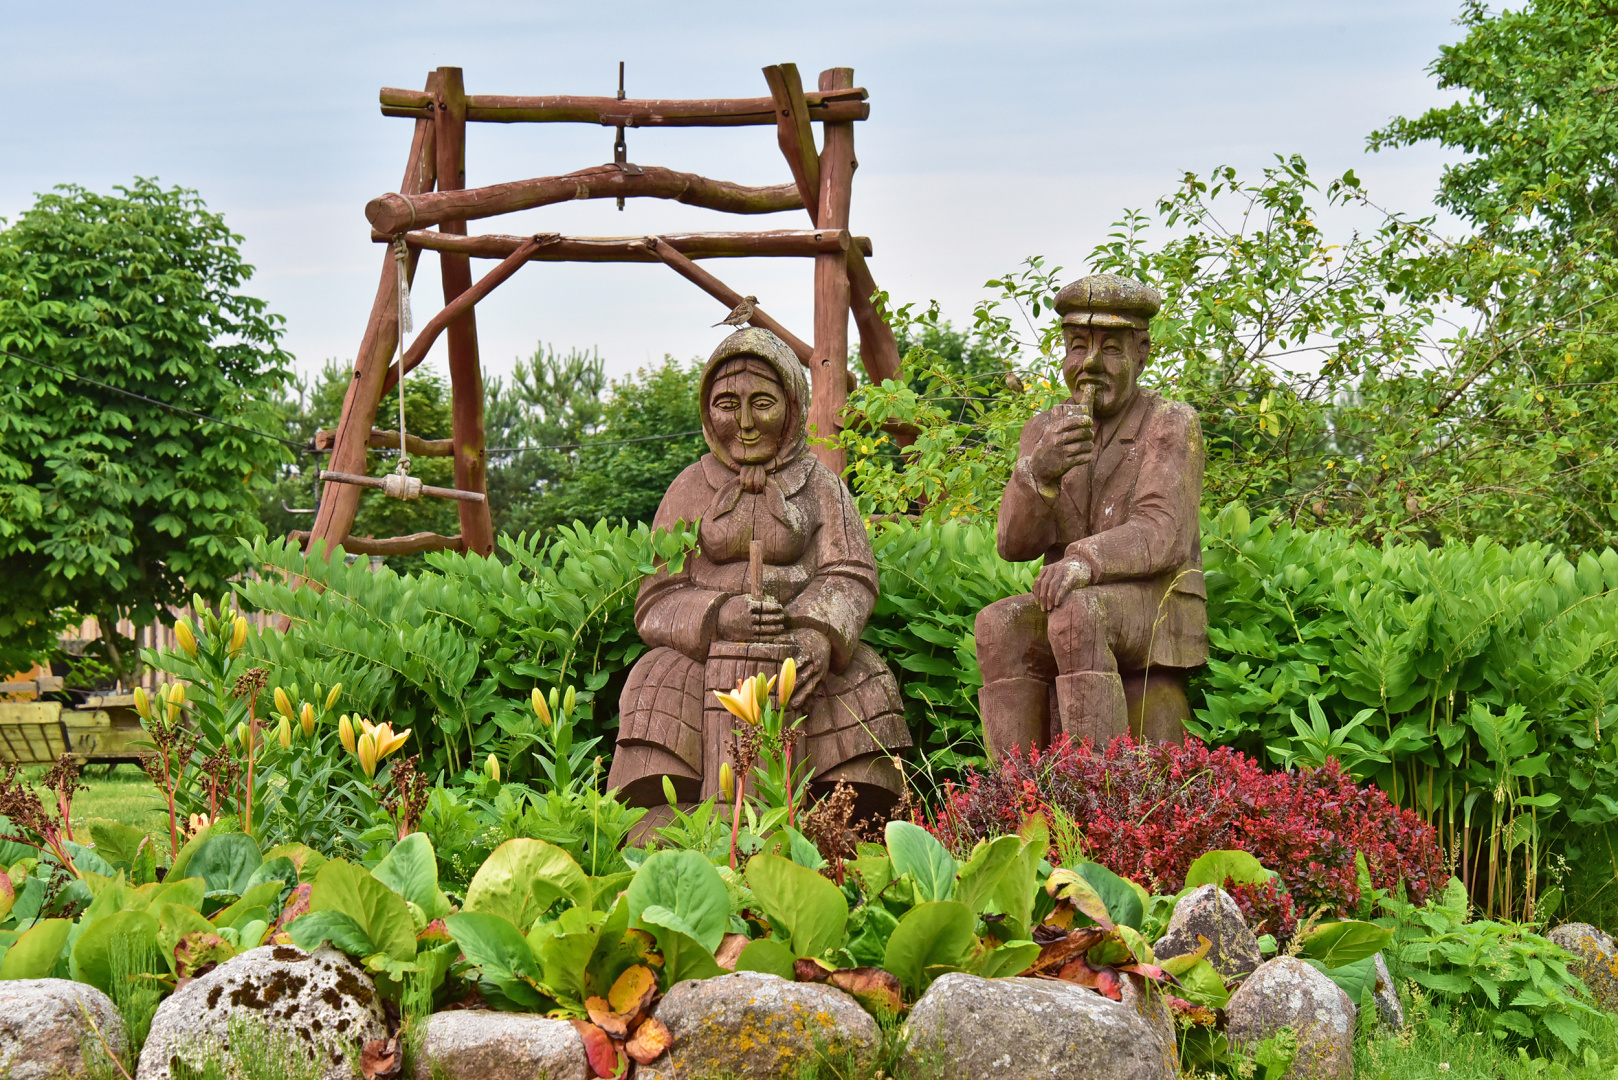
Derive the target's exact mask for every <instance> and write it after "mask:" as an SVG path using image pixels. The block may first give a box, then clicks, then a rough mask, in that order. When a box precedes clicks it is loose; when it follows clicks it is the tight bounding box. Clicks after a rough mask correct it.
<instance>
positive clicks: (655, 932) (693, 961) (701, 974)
mask: <svg viewBox="0 0 1618 1080" xmlns="http://www.w3.org/2000/svg"><path fill="white" fill-rule="evenodd" d="M640 920H641V923H642V924H643V925H644V926H645V927H646V928H647V929H648V930H650V931H651V932H652V936H653V937H655V938H657V951H658V952H660V953H662V954H663V981H664V986H665V987H668V986H673V985H674V984H675V983H678V982H684V981H685V980H687V979H712V978H714V977H716V976H719V975H723V974H724V973H725V972H724V969H723V968H721V967H720V966H719V964H718V963H717V962H716V961H715V960H714V956H713V950H712V949H710V948H708V947H707V946H706V945H704V944H703V943H702V942H701V941H699V940H698V939H697V938H696V937H695V936H694V935H693V934H692V933H691V930H692V927H691V926H690V924H689V923H687V922H686V920H685V919H683V918H681V917H680V916H679V915H678V914H677V913H675V912H673V911H670V910H669V909H668V908H666V907H664V906H663V905H661V904H648V905H647V906H646V907H645V908H644V909H643V910H642V911H641V913H640Z"/></svg>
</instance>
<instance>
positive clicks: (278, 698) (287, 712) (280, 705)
mask: <svg viewBox="0 0 1618 1080" xmlns="http://www.w3.org/2000/svg"><path fill="white" fill-rule="evenodd" d="M275 709H276V711H277V712H279V713H280V714H281V715H282V716H284V717H286V718H287V719H288V720H290V719H292V715H293V714H292V699H291V698H290V697H288V696H287V692H286V691H285V690H283V689H281V688H280V687H279V686H277V687H276V688H275Z"/></svg>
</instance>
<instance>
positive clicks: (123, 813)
mask: <svg viewBox="0 0 1618 1080" xmlns="http://www.w3.org/2000/svg"><path fill="white" fill-rule="evenodd" d="M44 771H45V770H44V769H43V768H36V769H26V770H24V772H23V775H24V776H26V777H28V778H29V779H30V780H33V781H35V782H36V783H37V782H38V780H39V777H40V775H41V774H42V773H44ZM79 782H80V783H81V784H83V785H84V790H82V791H80V792H78V793H77V794H76V795H74V797H73V819H72V824H73V838H74V839H75V840H78V841H79V842H80V843H89V842H90V838H89V836H88V835H86V834H85V832H84V823H85V822H86V821H88V820H90V819H91V818H111V819H112V820H113V821H120V822H123V823H124V824H125V825H133V826H135V827H136V828H138V829H144V830H146V831H147V832H149V833H151V834H152V835H154V836H158V837H167V836H168V831H169V815H168V811H167V809H166V808H165V807H164V805H163V799H162V796H161V794H159V792H158V790H157V788H156V786H155V785H153V783H152V782H151V780H149V779H147V777H146V774H145V773H144V772H142V771H141V769H140V767H139V766H138V765H115V766H113V767H112V768H111V769H110V770H109V769H108V767H107V766H105V765H92V766H89V767H88V768H86V769H85V772H84V775H83V776H81V777H79ZM40 794H41V795H43V796H46V797H47V798H49V797H50V796H49V793H48V792H46V791H45V790H44V789H43V788H41V789H40Z"/></svg>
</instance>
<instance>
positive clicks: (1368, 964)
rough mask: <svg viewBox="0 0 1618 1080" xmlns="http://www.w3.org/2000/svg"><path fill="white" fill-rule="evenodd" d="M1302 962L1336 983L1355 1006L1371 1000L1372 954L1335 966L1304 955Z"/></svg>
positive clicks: (1374, 968) (1372, 982)
mask: <svg viewBox="0 0 1618 1080" xmlns="http://www.w3.org/2000/svg"><path fill="white" fill-rule="evenodd" d="M1303 962H1304V963H1306V964H1308V965H1309V966H1310V967H1312V968H1314V969H1315V970H1316V971H1319V972H1321V973H1322V974H1324V975H1325V976H1326V978H1328V979H1330V980H1331V981H1332V982H1334V983H1336V984H1337V986H1338V987H1339V988H1340V989H1341V990H1342V991H1343V993H1345V994H1347V995H1348V1000H1350V1001H1352V1002H1353V1003H1354V1005H1355V1007H1356V1008H1359V1007H1363V1006H1364V1005H1366V1004H1367V1003H1369V1002H1370V1001H1371V995H1372V993H1373V992H1374V991H1375V990H1376V959H1375V956H1374V954H1373V955H1372V956H1364V957H1361V958H1360V959H1358V960H1355V961H1353V962H1351V963H1347V964H1339V965H1337V966H1335V967H1328V966H1327V965H1326V964H1323V963H1321V962H1320V961H1319V960H1315V959H1313V958H1310V957H1304V961H1303Z"/></svg>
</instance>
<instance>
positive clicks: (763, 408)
mask: <svg viewBox="0 0 1618 1080" xmlns="http://www.w3.org/2000/svg"><path fill="white" fill-rule="evenodd" d="M700 394H701V399H700V400H701V406H702V431H703V435H704V437H705V438H706V440H707V443H708V449H709V451H710V452H709V453H707V454H705V455H704V456H703V457H702V459H701V460H700V461H698V462H697V463H696V464H694V465H692V466H690V467H689V468H687V469H686V470H685V471H684V472H682V473H681V474H680V475H679V477H678V478H677V479H676V480H675V481H674V483H673V484H672V485H671V486H670V487H669V490H668V493H667V494H666V495H664V496H663V501H662V503H661V505H659V506H658V509H657V516H656V518H655V519H654V525H655V527H657V528H669V527H671V526H673V525H674V524H675V523H676V522H677V521H687V522H690V521H696V522H698V543H699V546H698V548H697V549H696V550H695V551H693V552H692V553H691V554H690V555H689V556H688V557H687V558H686V560H685V563H684V565H683V566H682V567H681V569H680V571H679V572H678V573H674V572H672V571H671V570H670V569H669V568H668V567H667V566H663V567H662V568H660V569H659V570H658V572H657V573H655V574H652V575H651V576H649V577H648V578H646V580H645V581H644V582H642V584H641V588H640V595H639V597H638V599H637V600H636V602H635V628H636V629H637V630H638V631H639V632H640V636H641V639H642V640H643V641H645V642H646V644H647V645H648V646H650V649H649V651H648V652H647V653H646V654H645V655H644V656H642V657H641V658H640V660H638V661H637V662H636V664H635V666H634V668H633V669H632V670H631V672H630V674H629V681H628V682H627V684H626V685H625V686H624V691H623V695H622V697H621V698H620V699H619V711H620V718H619V729H618V748H617V751H616V753H615V754H614V755H613V761H612V772H611V774H610V776H609V779H608V783H609V785H610V786H612V787H614V788H617V789H618V791H619V796H620V798H623V799H624V800H625V801H626V802H628V803H629V804H630V805H635V806H648V807H653V808H654V813H653V814H651V815H648V819H647V820H648V821H649V822H651V823H653V824H655V823H656V821H657V820H658V819H659V817H660V815H661V811H659V810H657V809H656V808H661V807H665V806H666V805H667V800H666V797H665V795H664V789H663V782H664V779H665V778H667V779H668V780H669V781H670V782H671V783H672V784H673V787H674V790H675V793H676V797H677V800H678V801H679V802H688V801H692V800H695V799H698V798H706V797H708V796H710V795H712V794H714V793H715V792H716V791H718V790H719V766H720V765H721V764H722V763H723V762H724V761H725V760H726V757H727V753H728V748H729V747H730V745H731V741H732V740H731V731H732V729H733V728H734V726H735V724H736V723H737V721H736V720H735V718H734V717H732V716H731V715H730V714H729V713H727V712H725V711H724V710H723V709H722V708H721V707H720V705H719V704H718V702H717V700H716V699H715V698H714V696H713V691H714V690H730V689H734V688H735V686H736V682H737V680H738V679H739V678H742V677H745V676H748V675H751V674H754V673H755V672H757V671H760V670H764V671H766V672H773V671H774V670H776V669H777V667H778V665H779V662H780V661H782V660H784V659H785V657H787V656H793V657H795V658H796V660H797V664H798V673H799V674H798V683H797V689H796V691H795V692H794V693H793V695H792V699H791V702H790V705H791V707H792V709H793V710H794V711H795V713H796V715H797V716H798V717H801V718H803V728H802V730H803V738H802V740H801V741H800V742H799V744H798V751H797V753H796V754H795V755H794V756H795V757H797V758H798V759H799V760H807V761H808V762H809V764H810V766H811V768H812V770H813V779H814V784H815V785H816V786H820V787H824V786H829V785H832V784H834V783H836V782H837V781H840V780H841V781H846V782H848V783H849V784H851V785H853V787H854V789H855V791H856V794H857V796H858V801H857V803H856V807H857V811H856V812H857V813H860V814H864V813H875V812H877V811H880V810H881V809H884V808H885V807H886V806H889V805H891V804H892V803H893V802H894V801H895V800H896V799H897V797H898V795H899V792H900V790H901V786H902V780H901V776H900V774H899V772H898V770H897V769H896V768H895V767H894V765H893V763H892V759H891V754H890V751H893V750H897V749H899V748H901V747H905V746H909V745H910V733H909V730H908V729H907V728H906V726H905V722H904V712H903V707H902V705H901V702H900V699H899V686H898V683H897V682H896V681H895V680H894V677H893V674H892V672H890V671H889V670H888V668H887V665H886V664H884V663H883V662H882V659H881V658H880V657H879V656H877V654H876V653H875V652H874V651H873V650H872V649H871V647H870V646H869V645H865V644H863V643H861V641H860V634H861V633H862V632H863V631H864V629H865V621H866V619H868V618H869V617H870V614H871V609H872V608H873V607H874V606H875V604H876V597H877V575H876V560H875V558H874V557H873V556H872V554H871V543H870V540H869V538H868V537H867V536H866V532H865V521H864V519H863V518H862V517H861V516H860V513H859V511H858V509H857V508H856V507H855V505H854V500H853V497H852V496H851V495H850V494H849V492H848V489H847V488H846V487H845V486H844V485H843V483H842V481H841V480H839V479H838V478H837V476H836V475H835V474H833V473H832V472H831V470H830V469H828V468H826V466H824V465H822V464H821V463H820V462H819V461H818V460H817V459H816V458H815V456H814V455H813V454H811V453H810V452H809V449H808V430H807V428H808V420H809V385H808V380H807V378H806V377H805V374H804V369H803V365H802V364H801V363H799V361H798V358H797V357H796V356H795V355H794V354H793V353H792V351H791V350H790V349H789V348H787V346H786V345H785V343H783V342H782V341H781V340H780V339H779V338H777V337H776V336H775V335H774V334H771V333H770V332H768V331H766V330H759V329H756V328H752V327H749V328H746V329H743V330H738V331H737V332H736V333H734V334H731V335H730V336H729V337H728V338H726V339H725V340H724V342H722V343H721V344H720V346H719V348H718V349H716V350H715V351H714V354H713V356H712V357H711V358H710V359H709V361H708V366H707V368H706V369H705V370H704V371H703V374H702V382H701V389H700ZM755 540H756V541H760V542H761V544H762V555H763V559H762V567H761V569H762V582H752V581H750V580H749V579H750V576H751V575H750V566H749V562H750V560H749V554H750V549H751V548H752V545H753V541H755ZM755 586H761V588H758V589H757V591H755ZM759 593H762V595H759ZM805 754H807V757H806V758H805V757H804V755H805Z"/></svg>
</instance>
